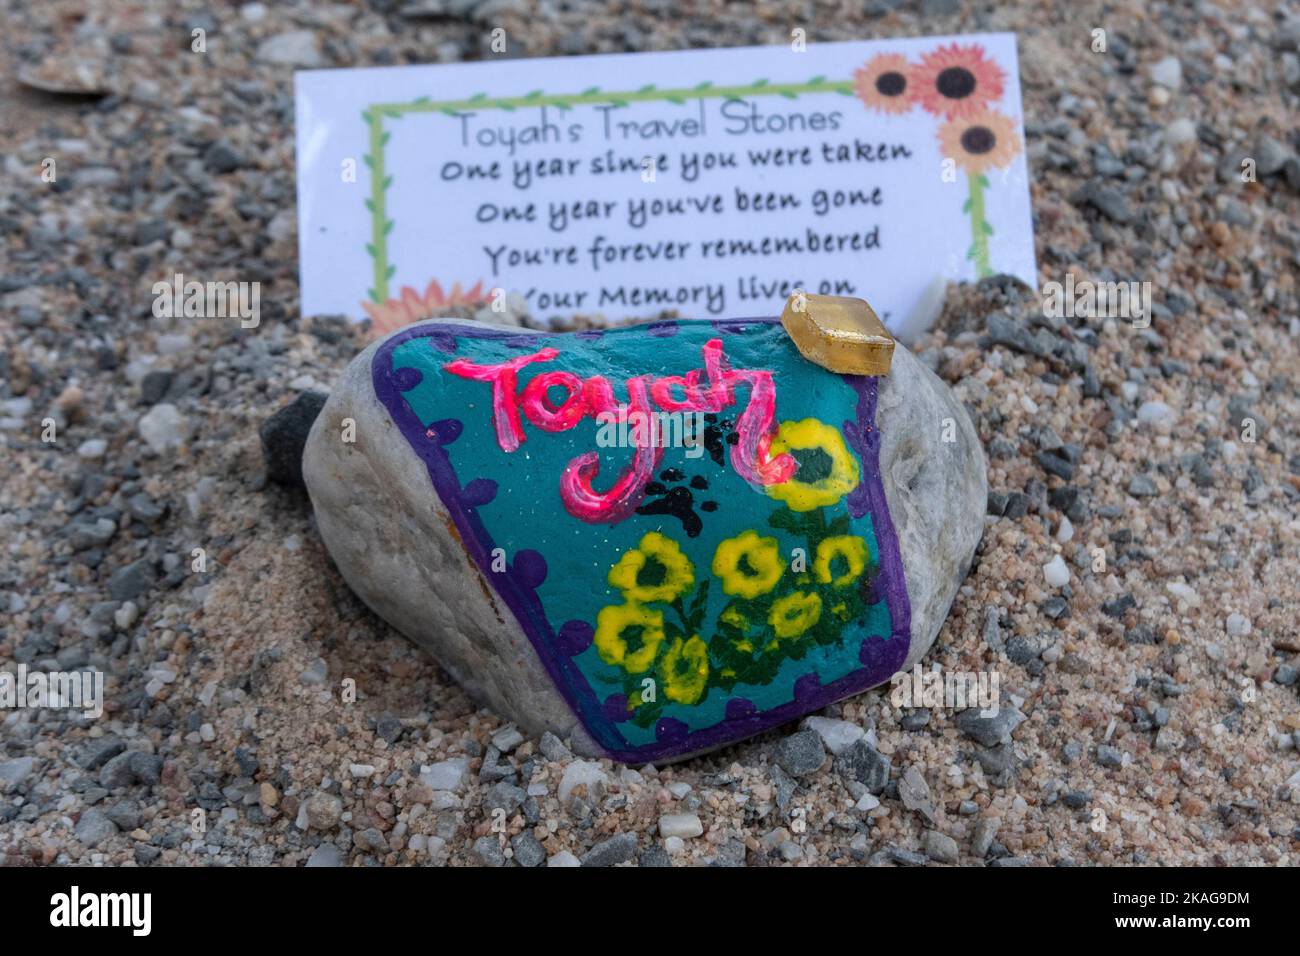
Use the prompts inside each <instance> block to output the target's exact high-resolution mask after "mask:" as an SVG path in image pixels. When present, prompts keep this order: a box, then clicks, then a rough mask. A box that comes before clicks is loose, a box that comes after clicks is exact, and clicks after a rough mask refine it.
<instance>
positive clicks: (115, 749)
mask: <svg viewBox="0 0 1300 956" xmlns="http://www.w3.org/2000/svg"><path fill="white" fill-rule="evenodd" d="M124 750H126V744H124V743H123V742H122V740H121V738H120V737H115V736H113V735H112V734H110V735H108V736H106V737H100V738H99V739H98V740H92V741H91V742H90V744H89V745H88V746H87V747H86V749H85V751H84V752H83V753H82V755H81V769H82V770H98V769H99V768H100V767H102V766H104V764H106V763H108V761H109V760H111V759H112V758H113V757H116V756H117V755H118V754H120V753H121V752H122V751H124Z"/></svg>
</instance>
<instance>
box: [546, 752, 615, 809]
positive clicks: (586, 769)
mask: <svg viewBox="0 0 1300 956" xmlns="http://www.w3.org/2000/svg"><path fill="white" fill-rule="evenodd" d="M608 782H609V778H608V777H607V776H606V775H605V771H604V770H603V769H602V768H601V766H600V764H598V763H594V762H592V761H589V760H575V761H573V763H571V764H569V765H568V766H567V767H565V768H564V774H563V775H562V776H561V777H560V789H559V794H558V796H559V798H560V803H562V804H563V803H568V802H569V798H570V797H571V796H572V795H573V791H574V789H575V788H576V787H586V788H587V791H586V792H587V794H588V795H591V794H592V791H593V790H594V788H595V787H597V786H604V785H605V784H606V783H608Z"/></svg>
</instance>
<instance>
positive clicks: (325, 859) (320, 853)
mask: <svg viewBox="0 0 1300 956" xmlns="http://www.w3.org/2000/svg"><path fill="white" fill-rule="evenodd" d="M343 863H344V859H343V851H342V850H340V849H339V848H338V847H337V846H335V845H334V844H333V843H322V844H321V845H320V846H318V847H316V849H314V850H312V851H311V856H309V857H308V858H307V866H310V867H324V866H328V867H334V866H342V865H343Z"/></svg>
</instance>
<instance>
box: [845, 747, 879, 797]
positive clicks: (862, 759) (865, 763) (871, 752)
mask: <svg viewBox="0 0 1300 956" xmlns="http://www.w3.org/2000/svg"><path fill="white" fill-rule="evenodd" d="M890 766H891V761H890V759H889V758H888V757H886V756H884V755H883V754H881V753H880V752H879V751H878V750H876V748H875V747H873V746H872V745H871V744H870V743H868V742H867V741H866V740H859V741H857V743H855V744H854V745H853V746H852V747H850V748H849V749H848V750H847V751H845V752H844V754H843V755H842V756H840V757H839V758H837V759H836V761H835V770H836V771H837V772H838V773H839V774H840V776H842V777H846V778H847V779H849V780H854V781H856V782H858V783H860V784H862V785H863V786H864V787H866V789H867V792H868V793H872V794H880V793H882V792H883V791H884V789H885V787H886V786H888V785H889V771H890Z"/></svg>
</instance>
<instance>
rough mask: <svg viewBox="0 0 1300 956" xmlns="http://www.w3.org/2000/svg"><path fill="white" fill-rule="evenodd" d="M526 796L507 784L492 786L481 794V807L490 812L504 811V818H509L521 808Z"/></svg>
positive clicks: (518, 789)
mask: <svg viewBox="0 0 1300 956" xmlns="http://www.w3.org/2000/svg"><path fill="white" fill-rule="evenodd" d="M527 797H528V794H527V793H525V792H524V791H523V790H521V789H520V788H519V787H516V786H514V785H513V784H509V783H504V782H502V783H498V784H493V785H492V786H491V787H489V788H488V789H487V791H486V792H485V793H484V794H483V807H484V809H486V810H488V811H489V812H491V811H492V810H504V811H505V812H506V816H510V815H511V814H513V813H514V812H515V811H516V810H518V809H519V808H520V807H521V806H523V803H524V800H525V799H527Z"/></svg>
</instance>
